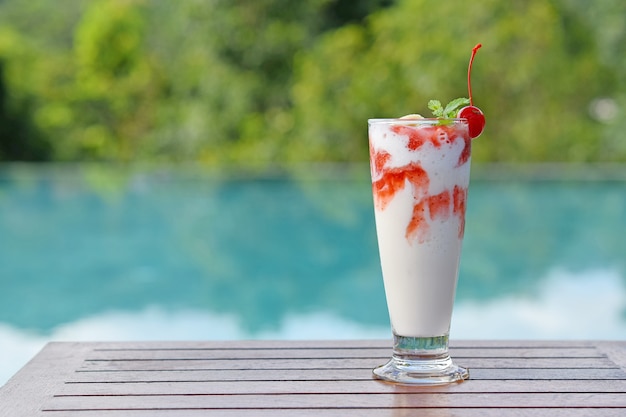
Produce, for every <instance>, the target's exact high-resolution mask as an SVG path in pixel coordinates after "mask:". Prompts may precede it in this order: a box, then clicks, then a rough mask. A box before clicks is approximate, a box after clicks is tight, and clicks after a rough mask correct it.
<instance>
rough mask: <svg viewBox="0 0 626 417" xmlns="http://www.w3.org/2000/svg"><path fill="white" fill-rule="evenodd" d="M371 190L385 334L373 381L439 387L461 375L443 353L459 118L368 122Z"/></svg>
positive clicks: (454, 272)
mask: <svg viewBox="0 0 626 417" xmlns="http://www.w3.org/2000/svg"><path fill="white" fill-rule="evenodd" d="M368 125H369V147H370V167H371V173H372V192H373V197H374V213H375V219H376V233H377V236H378V248H379V254H380V262H381V267H382V273H383V280H384V284H385V295H386V298H387V307H388V309H389V318H390V320H391V327H392V331H393V338H394V342H393V354H392V357H391V360H390V361H389V362H388V363H387V364H385V365H382V366H380V367H378V368H376V369H374V371H373V372H374V376H375V377H377V378H380V379H384V380H389V381H394V382H400V383H408V384H445V383H450V382H456V381H461V380H464V379H467V378H468V377H469V372H468V371H467V370H466V369H464V368H461V367H459V366H456V365H455V364H454V363H453V362H452V359H451V358H450V355H449V354H448V334H449V330H450V320H451V317H452V306H453V303H454V295H455V291H456V284H457V279H458V272H459V261H460V256H461V243H462V240H463V233H464V229H465V206H466V199H467V188H468V185H469V174H470V155H471V139H470V136H469V131H468V125H467V121H466V120H465V119H446V120H440V119H370V120H369V121H368Z"/></svg>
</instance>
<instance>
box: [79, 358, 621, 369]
mask: <svg viewBox="0 0 626 417" xmlns="http://www.w3.org/2000/svg"><path fill="white" fill-rule="evenodd" d="M385 359H386V358H380V359H369V358H365V359H362V358H349V359H346V358H344V359H325V358H313V359H307V360H301V359H264V360H257V359H222V360H212V359H198V360H187V359H176V360H172V359H154V360H139V361H132V360H115V359H112V360H108V361H100V360H99V361H91V360H86V361H85V362H84V363H83V366H81V368H80V369H78V370H77V371H78V372H150V371H200V370H246V369H277V370H280V369H282V370H289V369H312V370H315V369H372V368H373V367H375V366H376V365H379V364H381V363H383V362H385ZM462 363H463V365H464V366H466V367H469V368H472V369H474V368H496V369H500V368H509V369H511V368H513V369H514V368H542V369H560V368H568V369H577V368H579V369H584V368H590V369H619V368H618V367H617V366H616V365H615V363H613V362H612V361H610V360H609V359H608V358H607V357H598V358H491V359H490V358H463V359H462Z"/></svg>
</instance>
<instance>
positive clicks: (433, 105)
mask: <svg viewBox="0 0 626 417" xmlns="http://www.w3.org/2000/svg"><path fill="white" fill-rule="evenodd" d="M428 108H429V109H430V110H432V112H433V114H434V115H435V116H437V117H443V106H442V105H441V102H440V101H439V100H430V101H429V102H428Z"/></svg>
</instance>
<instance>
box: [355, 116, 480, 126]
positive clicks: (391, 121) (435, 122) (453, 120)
mask: <svg viewBox="0 0 626 417" xmlns="http://www.w3.org/2000/svg"><path fill="white" fill-rule="evenodd" d="M441 122H447V123H443V124H444V125H445V124H450V123H467V122H468V121H467V119H466V118H464V117H463V118H459V117H453V118H435V117H430V118H426V117H425V118H422V119H402V118H373V119H367V123H368V124H370V125H371V124H411V125H414V124H422V125H429V126H435V125H439V124H442V123H441Z"/></svg>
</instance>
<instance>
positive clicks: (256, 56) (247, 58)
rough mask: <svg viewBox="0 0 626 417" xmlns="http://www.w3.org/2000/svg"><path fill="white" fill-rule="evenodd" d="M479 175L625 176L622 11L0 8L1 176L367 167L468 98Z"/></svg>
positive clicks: (160, 4)
mask: <svg viewBox="0 0 626 417" xmlns="http://www.w3.org/2000/svg"><path fill="white" fill-rule="evenodd" d="M479 42H480V43H482V44H483V48H482V49H481V50H480V51H479V52H478V55H477V58H476V61H475V63H474V71H473V74H472V86H473V93H474V100H475V103H476V105H478V106H479V107H480V108H481V109H482V110H483V111H484V112H485V114H486V117H487V128H486V131H485V132H484V133H483V136H481V138H480V139H479V141H480V142H479V143H477V144H476V146H475V147H474V159H475V160H479V161H515V162H530V161H583V162H584V161H626V135H624V133H623V132H626V117H625V116H626V114H625V113H626V71H624V68H626V46H625V45H626V2H624V1H623V0H603V1H601V2H588V1H586V0H551V1H545V0H524V1H517V0H516V1H510V2H502V1H498V0H475V1H473V2H464V3H459V2H438V3H437V4H436V7H435V6H434V4H433V2H430V1H427V0H395V1H392V0H367V1H360V2H358V3H355V2H351V1H348V0H307V1H295V2H294V1H290V0H254V1H253V0H181V1H176V2H174V1H167V0H152V1H150V0H71V1H69V0H58V1H57V0H31V1H28V2H24V1H20V0H0V160H5V161H10V160H55V161H85V160H88V161H137V160H144V161H157V162H158V161H163V162H170V161H200V162H205V163H209V164H231V163H247V164H261V165H266V164H275V163H278V162H279V161H280V162H288V163H291V162H303V161H348V162H351V161H365V160H366V159H367V146H366V145H365V142H366V137H367V130H366V129H367V123H366V120H367V119H368V118H372V117H393V116H401V115H403V114H407V113H414V112H418V113H422V114H424V115H427V114H428V110H427V108H426V104H427V102H428V100H429V99H435V98H436V99H439V100H441V101H442V102H447V101H448V100H450V99H452V98H455V97H458V96H466V95H467V86H466V69H467V62H468V59H469V55H470V52H471V49H472V47H473V46H474V45H475V44H476V43H479Z"/></svg>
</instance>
